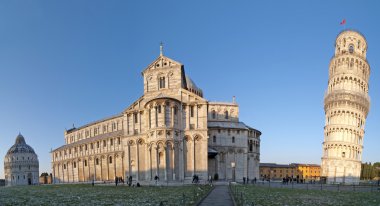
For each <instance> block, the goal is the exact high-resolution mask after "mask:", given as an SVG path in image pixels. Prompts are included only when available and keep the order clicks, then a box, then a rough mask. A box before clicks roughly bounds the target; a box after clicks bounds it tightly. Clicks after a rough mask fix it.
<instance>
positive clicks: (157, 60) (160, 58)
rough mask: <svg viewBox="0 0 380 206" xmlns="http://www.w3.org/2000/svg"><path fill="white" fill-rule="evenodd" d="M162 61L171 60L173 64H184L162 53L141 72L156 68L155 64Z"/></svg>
mask: <svg viewBox="0 0 380 206" xmlns="http://www.w3.org/2000/svg"><path fill="white" fill-rule="evenodd" d="M160 62H169V63H171V65H183V64H182V63H180V62H178V61H175V60H173V59H170V58H169V57H166V56H164V55H160V56H158V57H157V59H156V60H154V61H153V62H152V63H150V64H149V65H148V66H147V67H146V68H145V69H144V70H143V71H142V72H141V73H142V74H143V73H145V71H147V70H149V69H152V68H155V65H156V64H157V63H160Z"/></svg>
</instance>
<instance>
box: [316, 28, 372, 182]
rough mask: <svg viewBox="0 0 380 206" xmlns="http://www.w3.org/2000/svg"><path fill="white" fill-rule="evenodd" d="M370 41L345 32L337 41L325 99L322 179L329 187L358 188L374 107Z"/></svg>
mask: <svg viewBox="0 0 380 206" xmlns="http://www.w3.org/2000/svg"><path fill="white" fill-rule="evenodd" d="M367 48H368V46H367V41H366V39H365V37H364V36H363V35H362V34H360V33H359V32H357V31H353V30H345V31H342V32H341V33H340V34H339V35H338V37H337V38H336V41H335V55H334V56H333V58H332V59H331V61H330V65H329V81H328V87H327V90H326V94H325V98H324V110H325V116H326V120H325V121H326V123H325V127H324V141H323V156H322V164H321V166H322V177H323V178H324V179H325V181H326V182H327V183H349V184H352V183H354V184H358V183H359V179H360V170H361V160H362V152H363V137H364V125H365V122H366V118H367V115H368V111H369V107H370V98H369V96H368V89H369V88H368V87H369V86H368V81H369V75H370V66H369V64H368V62H367V58H366V54H367Z"/></svg>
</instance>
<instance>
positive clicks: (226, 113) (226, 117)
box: [224, 111, 228, 119]
mask: <svg viewBox="0 0 380 206" xmlns="http://www.w3.org/2000/svg"><path fill="white" fill-rule="evenodd" d="M224 118H225V119H228V111H225V112H224Z"/></svg>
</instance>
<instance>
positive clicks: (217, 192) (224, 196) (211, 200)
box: [200, 185, 234, 206]
mask: <svg viewBox="0 0 380 206" xmlns="http://www.w3.org/2000/svg"><path fill="white" fill-rule="evenodd" d="M206 205H207V206H208V205H213V206H232V205H234V203H233V202H232V198H231V196H230V193H229V190H228V186H227V185H218V186H215V188H214V190H213V191H212V192H211V193H210V194H209V195H208V196H207V197H206V198H205V199H204V200H203V201H202V203H201V204H200V206H206Z"/></svg>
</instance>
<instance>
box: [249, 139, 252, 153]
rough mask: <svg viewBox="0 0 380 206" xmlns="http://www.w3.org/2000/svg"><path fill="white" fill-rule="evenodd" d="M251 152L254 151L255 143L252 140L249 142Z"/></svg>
mask: <svg viewBox="0 0 380 206" xmlns="http://www.w3.org/2000/svg"><path fill="white" fill-rule="evenodd" d="M249 151H250V152H252V151H253V141H252V140H249Z"/></svg>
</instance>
